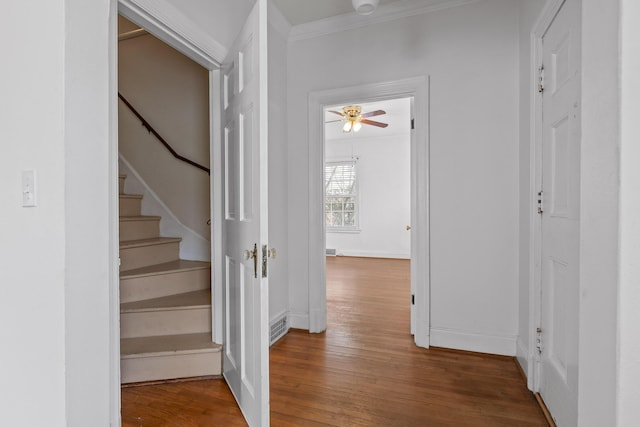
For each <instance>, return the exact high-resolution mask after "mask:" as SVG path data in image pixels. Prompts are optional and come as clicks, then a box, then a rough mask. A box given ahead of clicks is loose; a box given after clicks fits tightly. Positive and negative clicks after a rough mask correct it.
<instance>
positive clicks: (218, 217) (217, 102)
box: [209, 70, 224, 343]
mask: <svg viewBox="0 0 640 427" xmlns="http://www.w3.org/2000/svg"><path fill="white" fill-rule="evenodd" d="M221 86H222V85H221V76H220V70H212V71H210V72H209V98H210V99H211V100H212V104H211V106H210V108H209V127H210V131H209V135H211V145H210V149H209V155H210V156H211V158H210V163H209V164H210V165H215V166H214V168H213V169H212V170H211V183H210V185H211V197H210V199H211V214H212V217H211V254H212V255H213V256H212V261H213V262H215V268H213V269H212V270H213V272H212V277H211V298H212V302H211V304H212V306H211V307H212V309H213V313H212V316H211V321H212V322H213V325H212V329H211V331H212V334H213V341H214V342H217V343H223V342H224V334H223V325H224V318H223V313H224V298H223V292H222V287H223V283H224V282H223V280H222V259H223V256H222V218H224V215H223V212H222V197H214V196H215V195H221V194H224V192H223V188H222V182H223V179H222V168H221V167H219V166H220V165H221V162H220V161H219V160H220V159H222V124H221V123H220V122H221V120H220V119H219V118H221V117H222V111H221V106H222V87H221ZM216 166H218V167H216Z"/></svg>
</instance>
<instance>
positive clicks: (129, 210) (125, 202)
mask: <svg viewBox="0 0 640 427" xmlns="http://www.w3.org/2000/svg"><path fill="white" fill-rule="evenodd" d="M141 211H142V199H138V198H135V199H134V198H130V197H121V198H120V216H139V215H140V214H141Z"/></svg>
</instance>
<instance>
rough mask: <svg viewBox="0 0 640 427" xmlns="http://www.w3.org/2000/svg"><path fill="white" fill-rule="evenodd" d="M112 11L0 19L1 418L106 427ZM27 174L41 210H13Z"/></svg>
mask: <svg viewBox="0 0 640 427" xmlns="http://www.w3.org/2000/svg"><path fill="white" fill-rule="evenodd" d="M111 11H112V10H111V8H110V2H109V1H107V0H103V1H94V2H85V1H79V0H66V1H60V0H57V1H48V0H47V1H36V2H30V3H28V4H26V3H22V2H14V3H11V4H6V5H4V7H3V13H2V15H1V17H0V23H1V25H0V45H1V49H2V52H3V54H4V59H5V60H6V61H7V62H6V66H5V67H4V68H3V71H2V79H0V92H1V93H2V100H3V102H2V107H0V108H1V109H2V114H0V140H2V141H3V144H2V155H1V156H0V194H2V197H3V202H2V207H1V208H0V212H1V217H2V222H3V227H2V228H1V230H0V251H1V256H0V283H2V285H3V286H2V297H1V298H0V325H1V326H0V328H1V329H0V336H2V341H3V349H4V351H3V352H2V355H0V366H2V367H3V369H2V386H0V396H1V397H0V413H1V414H2V421H1V423H2V424H3V425H13V426H35V425H48V426H81V425H86V420H88V419H91V420H92V423H95V424H96V425H107V424H108V423H109V408H110V402H111V401H112V400H111V396H110V394H109V380H110V377H109V365H110V358H109V355H110V342H109V341H110V340H109V302H110V296H109V281H110V279H111V277H110V275H111V271H112V266H113V265H114V264H113V263H114V262H115V260H114V258H113V256H112V255H113V254H112V253H111V248H112V243H113V242H111V241H110V239H109V227H110V225H109V222H108V216H109V212H110V210H111V206H110V204H109V194H110V191H111V189H113V190H114V191H117V190H115V189H116V186H115V183H113V184H112V183H110V180H109V172H110V168H111V165H110V160H109V156H108V154H107V152H108V150H109V137H110V130H109V127H108V124H109V121H108V117H109V105H110V103H109V91H108V83H109V79H108V76H109V74H108V73H109V62H108V61H109V59H110V58H109V51H108V26H107V22H109V14H110V12H111ZM34 12H35V13H34ZM25 23H29V24H28V27H29V29H28V31H24V29H25V27H24V24H25ZM113 136H114V137H115V135H113ZM25 169H34V170H36V172H37V174H38V182H37V190H38V206H37V207H33V208H22V207H21V190H20V186H21V182H20V174H21V171H22V170H25ZM114 170H115V169H114ZM113 194H115V192H114V193H113ZM114 207H115V205H114Z"/></svg>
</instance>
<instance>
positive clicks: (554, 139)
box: [540, 0, 580, 426]
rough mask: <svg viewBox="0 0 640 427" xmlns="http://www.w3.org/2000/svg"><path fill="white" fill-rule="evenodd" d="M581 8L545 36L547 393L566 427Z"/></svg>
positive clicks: (569, 421) (575, 278)
mask: <svg viewBox="0 0 640 427" xmlns="http://www.w3.org/2000/svg"><path fill="white" fill-rule="evenodd" d="M578 7H579V5H578V2H577V0H567V1H566V2H565V4H564V5H563V6H562V7H561V9H560V11H559V12H558V14H557V16H556V17H555V19H554V21H553V23H552V24H551V26H550V27H549V29H548V31H547V33H546V34H545V36H544V37H543V45H542V46H543V64H544V74H545V79H544V80H545V88H544V92H543V97H542V102H543V120H542V125H543V142H542V190H543V213H542V264H541V267H542V274H541V279H542V283H541V319H540V325H541V334H542V335H541V338H542V345H541V353H540V362H541V365H540V394H541V395H542V398H543V399H544V401H545V403H546V405H547V407H548V408H549V410H550V412H551V414H552V416H553V417H554V419H555V420H556V423H557V424H558V425H559V426H575V425H577V407H578V314H579V313H578V302H579V243H580V242H579V240H580V228H579V225H580V224H579V221H580V197H579V196H580V168H579V165H580V117H579V114H580V112H579V107H580V73H579V71H580V70H579V64H580V61H579V60H580V44H579V42H580V39H579V8H578Z"/></svg>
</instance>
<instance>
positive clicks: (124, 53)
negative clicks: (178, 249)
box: [118, 35, 211, 259]
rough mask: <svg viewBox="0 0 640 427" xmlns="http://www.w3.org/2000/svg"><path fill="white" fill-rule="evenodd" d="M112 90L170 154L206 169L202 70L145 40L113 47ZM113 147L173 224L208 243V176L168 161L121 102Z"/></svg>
mask: <svg viewBox="0 0 640 427" xmlns="http://www.w3.org/2000/svg"><path fill="white" fill-rule="evenodd" d="M118 86H119V91H120V92H121V93H122V95H123V96H124V97H125V98H127V100H128V101H129V102H130V103H131V104H132V105H133V106H134V108H136V109H137V110H138V111H139V112H140V114H142V116H143V117H144V118H145V119H146V120H147V121H148V122H149V123H150V124H151V126H153V127H154V128H155V129H156V130H157V131H158V133H159V134H160V135H162V137H163V138H164V139H165V140H167V142H168V143H169V144H170V145H171V146H172V147H173V148H174V150H176V152H178V153H179V154H180V155H182V156H184V157H186V158H188V159H190V160H193V161H195V162H197V163H199V164H201V165H203V166H205V167H209V75H208V72H207V70H205V69H204V68H202V67H201V66H200V65H198V64H196V63H195V62H193V61H192V60H190V59H189V58H187V57H186V56H184V55H182V54H181V53H179V52H178V51H176V50H174V49H173V48H171V47H169V46H168V45H166V44H165V43H163V42H161V41H160V40H158V39H157V38H155V37H153V36H151V35H146V36H142V37H136V38H133V39H128V40H123V41H121V42H119V43H118ZM118 146H119V150H120V153H121V155H122V156H123V157H124V158H125V159H126V160H127V162H129V163H130V164H131V166H132V167H133V168H134V170H135V171H136V172H137V173H138V174H140V176H141V178H142V179H143V180H144V182H145V183H146V184H147V185H149V187H150V188H151V190H152V191H153V192H154V193H155V194H157V195H158V196H159V197H160V199H161V200H162V202H163V203H164V204H165V205H166V206H167V207H168V208H169V209H170V210H171V212H173V213H174V214H175V216H176V218H177V219H178V220H179V221H180V222H181V223H182V224H184V225H185V226H187V227H188V228H189V229H191V230H193V231H195V232H196V233H197V234H198V235H199V236H200V237H202V238H203V239H206V240H208V239H209V236H210V228H209V226H208V225H207V220H208V219H209V218H211V214H210V206H209V192H210V190H209V187H210V186H209V175H207V173H206V172H204V171H202V170H200V169H197V168H195V167H193V166H192V165H189V164H187V163H184V162H182V161H180V160H178V159H176V158H174V157H173V156H172V155H171V153H170V152H169V151H168V150H167V149H166V148H165V147H164V146H163V145H162V144H161V143H160V142H159V141H158V139H157V138H156V137H155V136H153V135H151V134H149V132H147V130H146V129H145V128H144V127H143V126H141V123H140V120H138V119H137V118H136V117H135V116H134V114H133V113H132V112H131V111H130V110H129V109H128V108H127V107H126V106H125V105H124V103H123V102H120V103H119V141H118ZM143 213H145V214H150V213H147V212H143ZM192 259H193V258H192Z"/></svg>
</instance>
